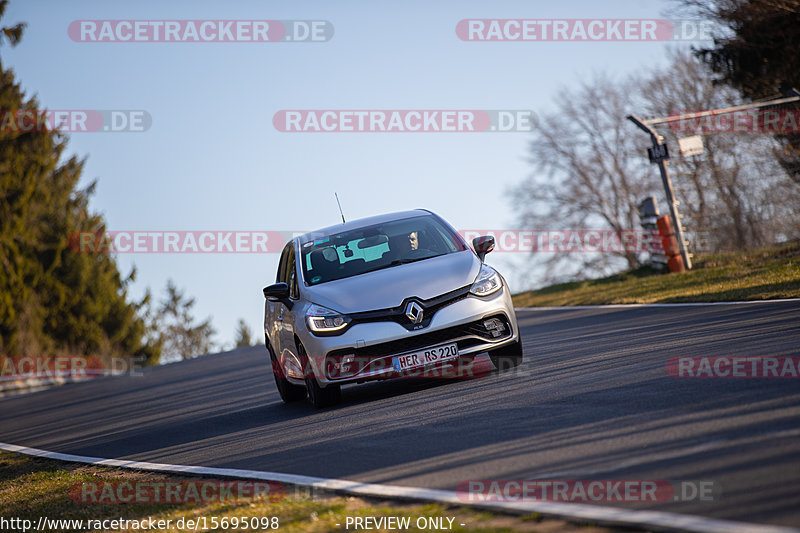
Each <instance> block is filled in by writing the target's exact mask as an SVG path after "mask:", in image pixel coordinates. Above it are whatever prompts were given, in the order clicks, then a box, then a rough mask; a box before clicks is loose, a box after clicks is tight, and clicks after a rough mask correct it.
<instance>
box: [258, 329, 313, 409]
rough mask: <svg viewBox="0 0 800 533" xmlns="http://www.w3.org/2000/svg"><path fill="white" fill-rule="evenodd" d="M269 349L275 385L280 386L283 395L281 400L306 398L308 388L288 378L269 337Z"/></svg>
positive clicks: (279, 389)
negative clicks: (293, 382) (291, 381)
mask: <svg viewBox="0 0 800 533" xmlns="http://www.w3.org/2000/svg"><path fill="white" fill-rule="evenodd" d="M267 351H268V352H269V360H270V362H271V363H272V375H273V376H275V385H276V386H277V387H278V394H280V395H281V400H283V401H284V402H285V403H292V402H298V401H300V400H304V399H305V397H306V388H305V387H303V386H300V385H293V384H292V383H290V382H289V380H288V379H286V375H285V374H284V372H283V369H282V368H281V366H280V363H278V358H277V357H275V352H273V351H272V346H270V345H269V339H267Z"/></svg>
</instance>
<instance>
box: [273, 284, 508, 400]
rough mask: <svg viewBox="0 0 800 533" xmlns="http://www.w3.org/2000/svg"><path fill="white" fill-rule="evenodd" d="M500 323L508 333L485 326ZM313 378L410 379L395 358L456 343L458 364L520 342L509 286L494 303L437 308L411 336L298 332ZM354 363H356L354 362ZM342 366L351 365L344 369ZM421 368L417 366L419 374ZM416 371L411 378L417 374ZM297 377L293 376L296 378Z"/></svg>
mask: <svg viewBox="0 0 800 533" xmlns="http://www.w3.org/2000/svg"><path fill="white" fill-rule="evenodd" d="M490 318H497V319H498V320H499V321H500V322H501V323H502V324H503V326H504V328H503V329H504V331H498V330H497V329H496V328H490V329H487V328H486V327H484V325H483V324H484V321H485V320H488V319H490ZM297 333H298V336H299V337H300V340H301V342H302V343H303V346H304V347H305V349H306V353H307V354H308V356H309V358H310V359H311V361H310V362H311V363H312V365H313V368H314V369H315V371H314V374H315V376H316V378H317V381H318V382H319V384H320V385H321V386H323V387H324V386H325V385H327V384H328V383H337V384H344V383H354V382H362V381H369V380H375V379H388V378H393V377H399V376H402V375H406V374H407V373H408V372H405V371H404V372H398V371H397V370H395V368H394V367H393V365H392V359H393V358H394V357H396V356H399V355H403V354H405V353H409V352H414V351H417V350H420V349H425V348H430V347H433V346H439V345H443V344H450V343H456V344H457V345H458V354H459V359H461V358H464V359H471V358H472V357H473V356H475V355H477V354H479V353H481V352H485V351H488V350H494V349H497V348H500V347H502V346H505V345H508V344H512V343H514V342H517V340H518V339H519V329H518V327H517V319H516V315H515V313H514V306H513V304H512V302H511V295H510V294H509V292H508V289H507V287H503V289H502V290H500V291H499V292H498V293H497V294H495V295H492V296H491V297H489V298H480V297H477V296H472V295H470V296H468V297H466V298H463V299H460V300H457V301H455V302H453V303H452V304H450V305H447V306H445V307H443V308H441V309H438V310H437V311H436V313H435V314H434V316H433V318H432V319H431V323H430V325H429V326H428V327H426V328H424V329H421V330H418V331H413V332H412V331H408V330H407V329H406V328H404V327H403V326H402V325H400V324H398V323H396V322H391V321H382V322H369V323H359V324H355V325H353V326H352V327H351V328H349V329H348V330H347V331H345V332H344V333H342V334H341V335H338V336H331V337H317V336H314V335H312V334H311V333H309V332H308V331H307V330H303V331H302V332H301V331H298V332H297ZM351 359H352V361H350V360H351ZM343 361H348V362H347V363H344V364H343ZM457 363H458V359H456V360H450V361H448V362H446V363H443V364H442V363H439V364H435V365H434V368H437V367H440V366H446V365H448V364H457ZM419 368H422V367H416V368H415V369H414V372H415V371H417V370H418V369H419ZM287 370H288V378H289V380H290V381H293V382H296V383H298V384H300V383H302V376H301V375H298V374H296V373H295V372H292V369H287ZM414 372H412V375H413V374H414ZM293 374H294V375H293Z"/></svg>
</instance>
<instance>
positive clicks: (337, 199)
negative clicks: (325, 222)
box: [333, 193, 345, 224]
mask: <svg viewBox="0 0 800 533" xmlns="http://www.w3.org/2000/svg"><path fill="white" fill-rule="evenodd" d="M333 195H334V196H335V197H336V203H337V204H339V213H340V214H341V215H342V224H344V223H345V222H344V212H343V211H342V204H341V203H339V195H338V194H336V193H333Z"/></svg>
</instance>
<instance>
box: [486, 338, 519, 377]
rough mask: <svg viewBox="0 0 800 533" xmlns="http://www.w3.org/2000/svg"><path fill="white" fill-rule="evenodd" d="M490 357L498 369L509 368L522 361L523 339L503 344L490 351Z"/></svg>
mask: <svg viewBox="0 0 800 533" xmlns="http://www.w3.org/2000/svg"><path fill="white" fill-rule="evenodd" d="M489 358H490V359H491V360H492V363H494V366H495V367H496V368H497V370H501V371H502V370H508V369H510V368H514V367H516V366H519V364H520V363H522V341H520V340H518V341H517V342H515V343H513V344H509V345H507V346H503V347H502V348H500V349H497V350H492V351H491V352H489Z"/></svg>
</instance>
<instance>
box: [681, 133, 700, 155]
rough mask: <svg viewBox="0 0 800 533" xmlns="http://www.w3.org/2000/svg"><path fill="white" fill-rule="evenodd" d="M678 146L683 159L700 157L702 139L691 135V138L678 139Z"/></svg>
mask: <svg viewBox="0 0 800 533" xmlns="http://www.w3.org/2000/svg"><path fill="white" fill-rule="evenodd" d="M678 146H680V149H681V155H682V156H683V157H691V156H693V155H700V154H702V153H703V137H701V136H700V135H692V136H691V137H684V138H682V139H678Z"/></svg>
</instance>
